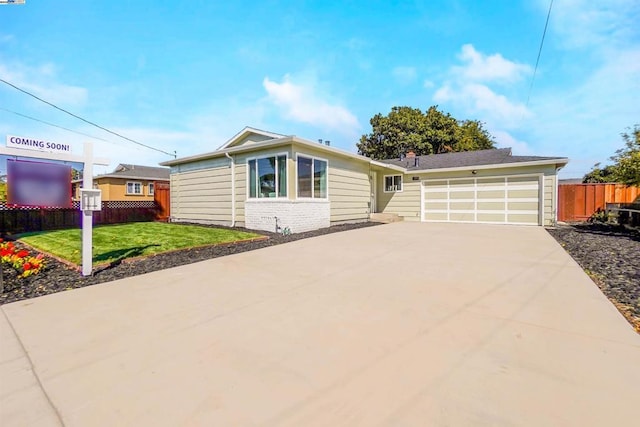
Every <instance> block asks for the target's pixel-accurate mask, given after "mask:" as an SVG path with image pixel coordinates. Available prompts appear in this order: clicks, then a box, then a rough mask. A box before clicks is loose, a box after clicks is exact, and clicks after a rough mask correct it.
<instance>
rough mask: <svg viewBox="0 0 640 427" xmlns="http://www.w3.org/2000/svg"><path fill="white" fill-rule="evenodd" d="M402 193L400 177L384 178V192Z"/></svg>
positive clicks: (390, 176) (388, 176)
mask: <svg viewBox="0 0 640 427" xmlns="http://www.w3.org/2000/svg"><path fill="white" fill-rule="evenodd" d="M399 191H402V175H387V176H385V177H384V192H385V193H393V192H399Z"/></svg>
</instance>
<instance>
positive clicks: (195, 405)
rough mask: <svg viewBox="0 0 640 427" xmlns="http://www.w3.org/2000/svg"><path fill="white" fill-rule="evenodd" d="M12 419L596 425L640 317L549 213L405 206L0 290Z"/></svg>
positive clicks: (624, 385) (4, 417)
mask: <svg viewBox="0 0 640 427" xmlns="http://www.w3.org/2000/svg"><path fill="white" fill-rule="evenodd" d="M2 311H3V313H2V316H1V317H0V325H1V329H0V332H1V334H2V335H1V340H2V341H1V344H2V346H1V347H2V354H1V359H0V362H1V365H0V381H1V384H2V385H1V387H2V390H1V399H2V400H1V401H0V404H1V412H0V417H1V418H0V421H1V422H0V424H2V425H3V426H29V425H32V426H46V425H61V424H63V425H66V426H83V427H84V426H116V425H117V426H199V425H202V426H244V425H251V426H253V425H257V426H316V425H317V426H372V425H376V426H378V425H381V426H422V425H431V426H465V425H472V426H479V425H480V426H481V425H487V426H511V425H530V426H559V425H562V426H572V425H575V426H587V425H594V426H603V425H630V424H632V423H634V421H633V420H636V421H637V419H638V418H637V407H638V404H639V403H640V336H638V335H637V334H636V333H635V332H634V331H633V330H632V328H631V327H630V326H629V324H628V323H627V322H626V321H625V320H624V318H623V317H622V316H621V315H620V314H619V313H618V312H617V311H616V309H615V308H614V307H613V306H612V305H611V304H610V303H609V301H608V300H607V299H606V298H605V297H604V296H603V295H602V294H601V293H600V291H599V290H598V288H597V287H596V286H595V285H594V284H593V283H592V282H591V280H590V279H589V278H588V277H587V276H586V275H585V274H584V273H583V272H582V270H581V269H580V268H579V267H578V266H577V265H576V264H575V262H573V260H572V259H571V258H570V257H569V256H568V255H566V253H565V252H564V251H563V250H562V248H561V247H560V246H559V245H558V244H556V242H555V241H554V240H553V239H552V238H551V237H550V236H549V235H548V234H547V233H546V232H545V231H544V230H543V229H541V228H537V227H513V226H483V225H464V224H417V223H396V224H390V225H384V226H378V227H371V228H366V229H360V230H355V231H350V232H345V233H338V234H331V235H327V236H323V237H318V238H313V239H307V240H302V241H298V242H294V243H290V244H286V245H281V246H276V247H272V248H267V249H262V250H258V251H254V252H248V253H243V254H239V255H234V256H229V257H225V258H218V259H214V260H210V261H205V262H201V263H198V264H192V265H189V266H184V267H179V268H174V269H171V270H166V271H160V272H156V273H151V274H147V275H144V276H138V277H134V278H130V279H126V280H120V281H117V282H111V283H106V284H102V285H97V286H92V287H88V288H84V289H78V290H74V291H70V292H63V293H60V294H56V295H50V296H47V297H42V298H37V299H33V300H29V301H22V302H18V303H13V304H8V305H5V306H3V307H2Z"/></svg>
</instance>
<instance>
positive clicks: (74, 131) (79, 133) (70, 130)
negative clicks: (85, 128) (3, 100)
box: [0, 107, 113, 144]
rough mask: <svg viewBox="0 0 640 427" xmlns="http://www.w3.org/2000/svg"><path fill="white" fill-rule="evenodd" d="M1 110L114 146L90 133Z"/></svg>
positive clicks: (5, 109)
mask: <svg viewBox="0 0 640 427" xmlns="http://www.w3.org/2000/svg"><path fill="white" fill-rule="evenodd" d="M0 110H2V111H6V112H7V113H11V114H15V115H16V116H20V117H24V118H25V119H29V120H33V121H36V122H40V123H44V124H45V125H49V126H53V127H54V128H58V129H63V130H66V131H68V132H72V133H77V134H78V135H83V136H88V137H89V138H92V139H99V140H100V141H104V142H108V143H110V144H113V143H112V142H111V141H109V140H106V139H104V138H100V137H97V136H93V135H89V134H88V133H83V132H78V131H77V130H73V129H69V128H66V127H64V126H60V125H56V124H55V123H49V122H47V121H44V120H40V119H38V118H36V117H31V116H27V115H26V114H22V113H18V112H17V111H13V110H9V109H8V108H4V107H0Z"/></svg>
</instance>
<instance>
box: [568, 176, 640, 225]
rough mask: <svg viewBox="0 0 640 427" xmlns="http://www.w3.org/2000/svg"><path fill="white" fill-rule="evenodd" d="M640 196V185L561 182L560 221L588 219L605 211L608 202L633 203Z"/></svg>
mask: <svg viewBox="0 0 640 427" xmlns="http://www.w3.org/2000/svg"><path fill="white" fill-rule="evenodd" d="M638 198H640V187H626V186H624V185H622V184H560V185H559V186H558V221H565V222H574V221H586V220H587V219H589V218H590V217H591V216H592V215H593V214H594V213H596V212H599V211H604V210H605V209H606V207H607V203H633V202H634V201H636V199H638Z"/></svg>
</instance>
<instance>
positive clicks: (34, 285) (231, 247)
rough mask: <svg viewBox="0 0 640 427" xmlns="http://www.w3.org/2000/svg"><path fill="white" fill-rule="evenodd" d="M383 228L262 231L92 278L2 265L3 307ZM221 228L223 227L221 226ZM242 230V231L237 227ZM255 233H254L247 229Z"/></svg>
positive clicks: (57, 266)
mask: <svg viewBox="0 0 640 427" xmlns="http://www.w3.org/2000/svg"><path fill="white" fill-rule="evenodd" d="M374 225H379V223H375V222H365V223H357V224H344V225H335V226H333V227H329V228H323V229H320V230H315V231H309V232H306V233H297V234H291V235H288V236H283V235H281V234H275V233H267V232H263V231H261V232H259V234H261V235H264V236H267V237H268V239H264V240H259V241H252V242H240V243H233V244H225V245H218V246H210V247H204V248H193V249H185V250H180V251H174V252H171V253H165V254H157V255H152V256H149V257H146V258H141V259H135V260H130V261H126V260H125V261H123V262H118V263H114V264H112V265H109V266H106V267H101V268H96V269H95V270H94V273H93V275H92V276H88V277H82V275H81V274H80V273H79V272H78V270H76V269H73V268H71V267H69V266H68V265H66V264H64V263H61V262H60V261H57V260H56V259H53V258H50V257H48V256H46V257H45V258H46V268H45V269H44V270H43V271H42V272H40V274H38V275H36V276H32V277H27V278H25V279H21V278H18V277H17V274H16V272H15V270H14V269H12V268H10V267H8V266H2V272H3V278H4V291H3V292H2V293H0V304H6V303H10V302H14V301H20V300H24V299H28V298H34V297H38V296H42V295H47V294H52V293H55V292H60V291H64V290H69V289H75V288H81V287H84V286H89V285H95V284H98V283H103V282H109V281H112V280H117V279H123V278H125V277H131V276H137V275H139V274H144V273H150V272H152V271H157V270H164V269H166V268H171V267H177V266H179V265H185V264H191V263H194V262H198V261H203V260H207V259H211V258H217V257H221V256H225V255H231V254H237V253H240V252H246V251H252V250H255V249H260V248H265V247H268V246H274V245H279V244H282V243H287V242H292V241H295V240H300V239H307V238H309V237H316V236H320V235H323V234H330V233H336V232H341V231H347V230H354V229H357V228H363V227H371V226H374ZM219 228H221V227H219ZM236 229H238V228H236ZM245 231H248V232H255V231H253V230H245ZM15 243H16V246H17V247H19V248H24V246H23V245H22V244H21V243H20V242H15Z"/></svg>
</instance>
